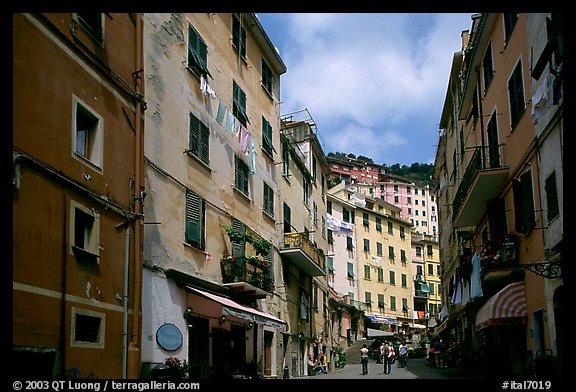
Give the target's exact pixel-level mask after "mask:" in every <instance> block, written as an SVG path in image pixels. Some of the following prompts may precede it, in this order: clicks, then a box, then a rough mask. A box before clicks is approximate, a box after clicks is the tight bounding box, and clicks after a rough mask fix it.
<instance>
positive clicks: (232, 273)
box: [220, 257, 274, 298]
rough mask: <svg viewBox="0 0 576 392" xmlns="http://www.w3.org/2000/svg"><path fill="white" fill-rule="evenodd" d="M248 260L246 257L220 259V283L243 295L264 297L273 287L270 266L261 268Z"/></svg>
mask: <svg viewBox="0 0 576 392" xmlns="http://www.w3.org/2000/svg"><path fill="white" fill-rule="evenodd" d="M250 260H251V259H250V258H248V257H233V258H232V257H229V258H224V259H222V260H221V263H220V266H221V268H222V283H223V285H224V286H227V287H230V288H231V289H232V290H234V291H236V292H238V293H239V294H242V295H243V296H249V297H253V298H266V295H267V293H271V292H272V290H273V288H274V285H273V280H272V274H271V273H270V269H269V268H270V267H268V268H261V267H259V266H257V265H254V264H252V263H250Z"/></svg>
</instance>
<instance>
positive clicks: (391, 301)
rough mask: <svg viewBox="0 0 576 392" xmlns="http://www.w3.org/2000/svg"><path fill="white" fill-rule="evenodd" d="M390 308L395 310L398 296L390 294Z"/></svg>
mask: <svg viewBox="0 0 576 392" xmlns="http://www.w3.org/2000/svg"><path fill="white" fill-rule="evenodd" d="M390 310H392V311H395V310H396V297H394V296H392V295H391V296H390Z"/></svg>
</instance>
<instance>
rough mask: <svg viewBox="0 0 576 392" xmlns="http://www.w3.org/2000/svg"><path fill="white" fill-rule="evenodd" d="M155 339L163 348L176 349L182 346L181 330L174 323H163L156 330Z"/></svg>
mask: <svg viewBox="0 0 576 392" xmlns="http://www.w3.org/2000/svg"><path fill="white" fill-rule="evenodd" d="M156 341H157V342H158V344H159V345H160V347H162V348H163V349H164V350H168V351H174V350H178V349H179V348H180V346H182V332H181V331H180V329H179V328H178V327H177V326H175V325H174V324H170V323H164V324H162V325H161V326H160V327H159V328H158V330H156Z"/></svg>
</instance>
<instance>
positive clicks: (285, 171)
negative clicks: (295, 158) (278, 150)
mask: <svg viewBox="0 0 576 392" xmlns="http://www.w3.org/2000/svg"><path fill="white" fill-rule="evenodd" d="M288 148H289V147H288V146H287V145H286V144H282V175H283V176H284V177H288V176H289V175H290V171H289V168H290V150H288Z"/></svg>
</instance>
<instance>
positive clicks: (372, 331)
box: [366, 328, 394, 339]
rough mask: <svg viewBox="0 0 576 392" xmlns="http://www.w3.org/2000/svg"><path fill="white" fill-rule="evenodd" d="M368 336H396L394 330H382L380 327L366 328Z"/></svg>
mask: <svg viewBox="0 0 576 392" xmlns="http://www.w3.org/2000/svg"><path fill="white" fill-rule="evenodd" d="M366 335H367V337H368V338H369V339H370V338H373V337H375V336H394V332H388V331H382V330H380V329H374V328H366Z"/></svg>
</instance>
